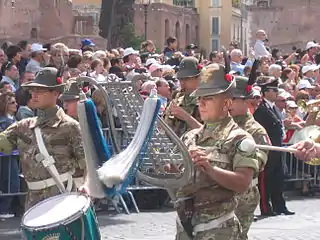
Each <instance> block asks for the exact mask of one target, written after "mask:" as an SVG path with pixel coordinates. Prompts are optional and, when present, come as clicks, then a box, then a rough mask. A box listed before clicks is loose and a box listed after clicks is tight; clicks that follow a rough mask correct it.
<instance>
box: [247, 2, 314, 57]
mask: <svg viewBox="0 0 320 240" xmlns="http://www.w3.org/2000/svg"><path fill="white" fill-rule="evenodd" d="M251 17H252V19H251V23H250V24H251V30H252V37H253V39H254V34H255V31H256V30H257V29H260V28H261V29H265V30H266V31H267V33H268V35H269V40H270V43H271V45H272V46H276V47H280V48H281V49H283V52H290V51H291V48H292V46H297V47H301V48H303V49H304V48H305V45H306V42H308V41H310V40H313V39H316V40H317V41H320V32H319V31H317V29H318V25H319V23H318V19H319V18H320V5H319V0H307V1H301V0H290V1H288V0H287V1H284V0H272V1H271V6H270V8H269V9H259V8H256V7H252V8H251Z"/></svg>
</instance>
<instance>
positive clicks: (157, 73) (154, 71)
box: [149, 63, 163, 77]
mask: <svg viewBox="0 0 320 240" xmlns="http://www.w3.org/2000/svg"><path fill="white" fill-rule="evenodd" d="M162 69H163V66H162V65H160V64H159V63H154V64H152V65H151V66H150V67H149V71H150V73H151V76H152V77H162Z"/></svg>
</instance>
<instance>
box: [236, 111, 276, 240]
mask: <svg viewBox="0 0 320 240" xmlns="http://www.w3.org/2000/svg"><path fill="white" fill-rule="evenodd" d="M234 120H235V122H236V123H237V124H238V125H239V127H241V128H242V129H244V130H245V131H247V132H248V133H250V134H251V135H252V137H253V139H254V140H255V142H256V144H261V145H270V142H269V140H268V139H269V137H268V134H267V133H266V130H265V129H264V128H263V127H262V126H261V125H260V124H259V123H258V122H256V121H255V120H254V118H253V116H252V115H251V114H249V113H248V114H247V115H245V116H238V117H234ZM257 156H258V160H259V170H260V171H262V170H263V168H264V166H265V164H266V163H267V159H268V155H267V152H265V151H261V150H259V151H258V154H257ZM257 183H258V180H254V181H253V185H252V186H251V187H250V188H249V189H248V190H247V191H246V192H245V193H242V194H239V195H238V198H237V199H238V206H237V210H236V215H237V217H238V219H239V221H240V223H241V227H242V233H241V235H240V238H239V239H241V240H242V239H248V236H247V235H248V231H249V228H250V226H251V224H252V221H253V217H254V211H255V210H256V208H257V206H258V204H259V200H260V194H259V189H258V186H257Z"/></svg>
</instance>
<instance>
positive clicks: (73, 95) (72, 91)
mask: <svg viewBox="0 0 320 240" xmlns="http://www.w3.org/2000/svg"><path fill="white" fill-rule="evenodd" d="M75 80H76V78H72V79H69V82H68V83H67V86H66V89H65V91H64V92H63V93H62V94H61V96H60V99H61V100H62V101H70V100H77V99H79V97H80V96H79V95H80V92H81V89H80V87H79V86H78V83H79V82H77V81H75Z"/></svg>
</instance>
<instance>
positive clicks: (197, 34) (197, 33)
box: [195, 26, 200, 45]
mask: <svg viewBox="0 0 320 240" xmlns="http://www.w3.org/2000/svg"><path fill="white" fill-rule="evenodd" d="M195 31H196V42H195V43H196V44H197V45H199V44H200V42H199V27H198V26H196V27H195Z"/></svg>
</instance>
